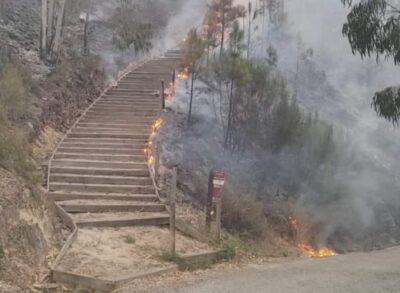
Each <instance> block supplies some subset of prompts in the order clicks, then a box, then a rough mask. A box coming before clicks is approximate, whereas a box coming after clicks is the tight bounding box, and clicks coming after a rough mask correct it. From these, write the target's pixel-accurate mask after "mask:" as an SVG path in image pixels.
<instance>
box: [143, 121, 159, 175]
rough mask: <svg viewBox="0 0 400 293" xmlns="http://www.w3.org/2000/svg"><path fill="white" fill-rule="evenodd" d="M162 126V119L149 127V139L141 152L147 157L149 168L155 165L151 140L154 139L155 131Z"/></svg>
mask: <svg viewBox="0 0 400 293" xmlns="http://www.w3.org/2000/svg"><path fill="white" fill-rule="evenodd" d="M162 124H163V120H162V118H158V119H157V120H156V121H154V123H153V124H152V125H151V134H150V138H149V141H148V143H147V145H146V147H145V149H144V150H143V151H144V153H145V154H146V155H147V156H148V159H147V164H148V165H149V167H153V166H154V164H155V161H156V160H155V158H154V155H153V139H154V136H155V135H156V134H157V131H158V130H159V129H160V128H161V126H162Z"/></svg>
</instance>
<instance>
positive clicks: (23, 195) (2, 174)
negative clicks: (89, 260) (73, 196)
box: [0, 169, 67, 293]
mask: <svg viewBox="0 0 400 293" xmlns="http://www.w3.org/2000/svg"><path fill="white" fill-rule="evenodd" d="M56 219H57V218H56V217H55V216H54V211H53V209H52V208H51V207H50V205H49V203H48V202H47V201H46V197H45V196H44V192H43V191H42V190H41V189H39V188H38V187H34V186H28V185H27V184H26V183H25V182H23V181H22V180H21V179H19V178H18V177H17V176H16V175H14V174H12V173H10V172H8V171H5V170H3V169H0V292H3V293H5V292H30V285H31V284H32V283H35V282H38V281H40V280H41V279H42V278H43V277H45V275H46V273H47V271H46V268H47V267H48V265H49V264H51V262H52V261H53V260H54V259H55V257H56V255H57V253H58V250H59V248H60V246H61V243H62V242H63V239H64V238H65V233H63V232H62V224H61V223H60V222H58V220H56ZM65 232H67V231H65ZM21 290H22V291H21Z"/></svg>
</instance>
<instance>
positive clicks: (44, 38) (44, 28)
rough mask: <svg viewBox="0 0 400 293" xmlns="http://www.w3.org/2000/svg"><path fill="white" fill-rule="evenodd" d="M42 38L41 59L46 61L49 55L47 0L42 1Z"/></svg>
mask: <svg viewBox="0 0 400 293" xmlns="http://www.w3.org/2000/svg"><path fill="white" fill-rule="evenodd" d="M40 38H41V40H40V57H41V58H42V59H45V58H46V53H47V0H42V30H41V33H40Z"/></svg>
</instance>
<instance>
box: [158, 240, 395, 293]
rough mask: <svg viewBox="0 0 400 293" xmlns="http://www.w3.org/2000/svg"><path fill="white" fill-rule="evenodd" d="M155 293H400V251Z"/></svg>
mask: <svg viewBox="0 0 400 293" xmlns="http://www.w3.org/2000/svg"><path fill="white" fill-rule="evenodd" d="M153 292H154V293H156V292H158V293H172V292H174V293H177V292H178V293H225V292H226V293H294V292H296V293H322V292H324V293H333V292H334V293H338V292H343V293H380V292H382V293H392V292H393V293H398V292H400V247H397V248H391V249H387V250H384V251H378V252H371V253H353V254H348V255H340V256H335V257H330V258H324V259H301V260H296V261H294V262H280V263H274V264H270V265H263V266H252V267H249V268H248V269H246V270H244V271H241V272H237V273H234V274H230V275H224V276H218V277H216V278H214V279H208V280H205V281H204V280H203V281H200V282H193V283H192V284H189V285H188V284H186V285H185V286H181V287H179V286H178V287H174V288H166V289H161V290H157V291H153Z"/></svg>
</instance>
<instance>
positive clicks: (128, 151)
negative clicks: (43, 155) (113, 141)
mask: <svg viewBox="0 0 400 293" xmlns="http://www.w3.org/2000/svg"><path fill="white" fill-rule="evenodd" d="M58 152H61V153H75V154H77V153H78V154H83V153H84V154H96V155H105V154H112V155H142V154H144V148H140V149H133V148H104V147H100V148H94V147H68V146H61V147H60V148H59V149H58Z"/></svg>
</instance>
